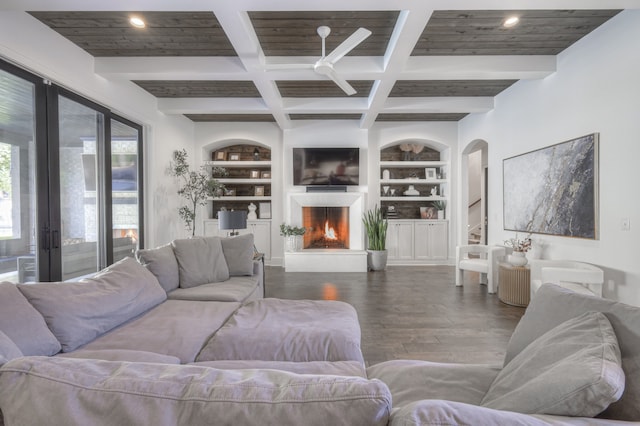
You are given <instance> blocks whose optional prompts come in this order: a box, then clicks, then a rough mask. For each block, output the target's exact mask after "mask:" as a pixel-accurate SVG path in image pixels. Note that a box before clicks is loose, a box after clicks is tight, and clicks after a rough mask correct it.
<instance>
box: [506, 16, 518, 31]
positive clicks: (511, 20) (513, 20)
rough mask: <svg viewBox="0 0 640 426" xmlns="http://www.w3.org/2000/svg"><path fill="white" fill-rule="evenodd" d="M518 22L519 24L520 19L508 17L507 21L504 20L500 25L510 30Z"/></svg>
mask: <svg viewBox="0 0 640 426" xmlns="http://www.w3.org/2000/svg"><path fill="white" fill-rule="evenodd" d="M518 22H520V18H518V17H517V16H510V17H508V18H507V19H505V20H504V22H503V23H502V25H503V26H504V27H506V28H511V27H515V26H516V25H518Z"/></svg>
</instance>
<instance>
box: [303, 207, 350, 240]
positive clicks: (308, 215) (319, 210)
mask: <svg viewBox="0 0 640 426" xmlns="http://www.w3.org/2000/svg"><path fill="white" fill-rule="evenodd" d="M302 225H303V226H304V227H305V228H307V232H306V233H305V234H304V243H303V248H305V249H314V248H315V249H318V248H323V249H326V248H329V249H348V248H349V207H302Z"/></svg>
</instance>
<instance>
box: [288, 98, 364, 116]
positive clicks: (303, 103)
mask: <svg viewBox="0 0 640 426" xmlns="http://www.w3.org/2000/svg"><path fill="white" fill-rule="evenodd" d="M283 104H284V108H285V111H287V112H288V113H291V112H298V113H312V112H318V113H320V112H321V113H335V114H347V113H351V112H356V113H357V112H364V111H366V110H367V109H368V102H367V98H284V99H283Z"/></svg>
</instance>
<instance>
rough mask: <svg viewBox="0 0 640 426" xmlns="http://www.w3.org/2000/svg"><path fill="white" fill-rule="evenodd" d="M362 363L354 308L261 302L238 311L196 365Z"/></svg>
mask: <svg viewBox="0 0 640 426" xmlns="http://www.w3.org/2000/svg"><path fill="white" fill-rule="evenodd" d="M229 359H238V360H261V361H297V362H306V361H360V362H364V361H363V359H362V352H361V351H360V325H359V324H358V316H357V314H356V311H355V309H354V308H353V307H352V306H351V305H348V304H347V303H344V302H337V301H326V300H280V299H263V300H258V301H255V302H250V303H248V304H246V305H244V306H242V307H240V308H239V309H238V311H237V312H236V313H235V315H233V317H231V318H230V319H229V321H228V322H227V323H226V324H225V325H224V326H223V327H222V328H221V329H220V330H218V332H217V333H216V334H215V335H214V336H213V337H212V338H211V340H209V342H208V343H207V345H206V346H205V347H204V348H202V351H201V352H200V354H199V355H198V361H217V360H229Z"/></svg>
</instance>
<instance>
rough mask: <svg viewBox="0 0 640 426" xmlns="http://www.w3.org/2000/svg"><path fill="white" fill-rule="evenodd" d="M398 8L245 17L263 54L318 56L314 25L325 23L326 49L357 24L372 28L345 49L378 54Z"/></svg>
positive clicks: (357, 53) (319, 49)
mask: <svg viewBox="0 0 640 426" xmlns="http://www.w3.org/2000/svg"><path fill="white" fill-rule="evenodd" d="M398 14H399V12H398V11H395V10H392V11H355V12H353V11H339V12H326V11H318V12H249V18H250V19H251V23H252V25H253V28H254V30H255V32H256V35H257V36H258V41H259V42H260V46H261V47H262V50H263V52H264V54H265V55H266V56H318V57H320V56H321V54H322V39H321V38H320V37H319V36H318V33H317V28H318V27H319V26H321V25H326V26H328V27H330V28H331V34H329V36H328V37H327V39H326V53H329V52H331V51H332V50H333V49H335V48H336V47H337V46H338V45H339V44H340V43H342V42H343V41H344V40H345V39H346V38H347V37H348V36H350V35H351V34H352V33H353V32H355V31H356V30H357V29H358V28H360V27H364V28H367V29H368V30H370V31H371V32H372V35H371V36H369V37H368V38H367V39H366V40H365V41H363V42H362V43H361V44H360V45H358V46H357V47H356V48H355V49H353V50H352V51H351V52H349V55H350V56H382V55H384V53H385V51H386V48H387V45H388V44H389V38H390V37H391V33H392V32H393V28H394V27H395V25H396V21H397V19H398Z"/></svg>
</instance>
